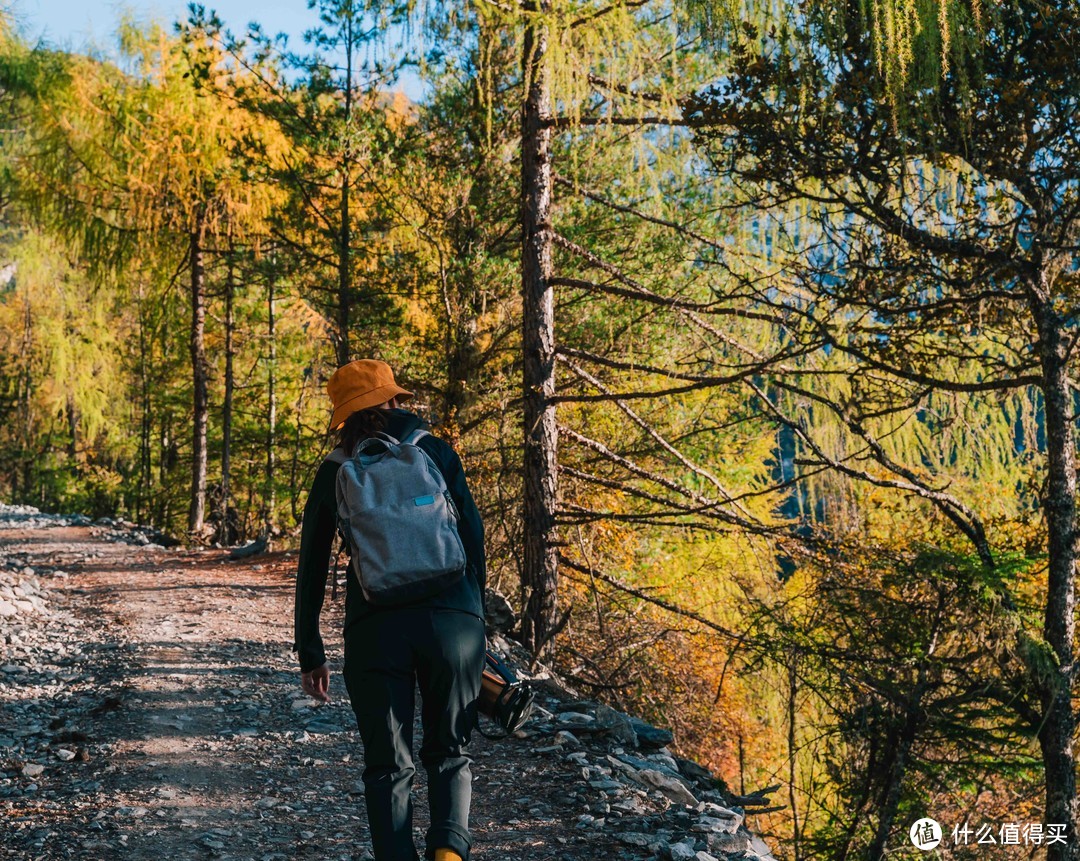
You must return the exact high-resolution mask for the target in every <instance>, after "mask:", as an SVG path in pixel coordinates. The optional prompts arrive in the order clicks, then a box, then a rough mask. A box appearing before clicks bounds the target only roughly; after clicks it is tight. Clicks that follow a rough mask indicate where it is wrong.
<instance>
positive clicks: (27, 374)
mask: <svg viewBox="0 0 1080 861" xmlns="http://www.w3.org/2000/svg"><path fill="white" fill-rule="evenodd" d="M21 353H22V361H23V373H22V398H21V400H22V452H21V453H20V456H21V458H22V486H23V489H22V493H23V497H24V498H25V499H26V501H27V502H30V501H31V494H32V493H33V489H32V484H33V475H32V472H33V456H32V455H31V452H32V451H33V448H34V440H33V433H34V420H33V410H32V409H31V395H32V393H33V390H34V374H33V361H34V314H33V309H32V308H31V305H30V293H29V292H27V294H26V297H25V299H24V300H23V338H22V347H21ZM17 500H18V497H17V496H16V501H17Z"/></svg>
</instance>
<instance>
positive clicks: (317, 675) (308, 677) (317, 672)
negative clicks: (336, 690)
mask: <svg viewBox="0 0 1080 861" xmlns="http://www.w3.org/2000/svg"><path fill="white" fill-rule="evenodd" d="M300 685H301V687H303V689H304V693H305V694H307V695H308V696H309V697H314V698H315V699H317V700H320V701H321V702H324V703H328V702H330V696H329V694H328V693H327V692H328V691H329V690H330V667H329V666H328V665H327V664H323V665H322V666H321V667H316V668H315V669H314V670H309V671H308V672H306V673H301V674H300Z"/></svg>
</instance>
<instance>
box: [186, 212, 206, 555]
mask: <svg viewBox="0 0 1080 861" xmlns="http://www.w3.org/2000/svg"><path fill="white" fill-rule="evenodd" d="M202 233H203V215H201V214H200V215H199V216H198V218H197V219H196V223H195V229H194V230H193V231H192V233H191V375H192V383H193V396H192V400H193V406H194V418H193V421H192V442H191V509H190V511H189V513H188V531H189V532H191V533H192V534H194V535H196V536H197V535H198V534H199V533H200V532H201V531H202V528H203V522H204V519H205V516H206V428H207V412H208V403H209V400H208V397H207V377H208V373H207V366H206V343H205V333H206V272H205V270H204V268H203V248H202V239H203V237H202Z"/></svg>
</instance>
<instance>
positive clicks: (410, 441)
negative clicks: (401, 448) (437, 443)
mask: <svg viewBox="0 0 1080 861" xmlns="http://www.w3.org/2000/svg"><path fill="white" fill-rule="evenodd" d="M426 436H431V434H430V433H428V432H427V431H426V430H424V429H423V428H417V429H416V430H414V431H413V432H412V433H411V434H409V435H408V436H407V437H405V439H403V440H402V441H401V445H416V442H417V440H421V439H423V438H424V437H426Z"/></svg>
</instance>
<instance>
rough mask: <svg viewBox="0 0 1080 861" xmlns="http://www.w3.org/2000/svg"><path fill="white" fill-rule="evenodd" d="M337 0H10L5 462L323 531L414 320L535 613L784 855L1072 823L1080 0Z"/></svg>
mask: <svg viewBox="0 0 1080 861" xmlns="http://www.w3.org/2000/svg"><path fill="white" fill-rule="evenodd" d="M310 16H311V27H312V29H311V31H310V32H309V33H308V34H306V37H305V39H304V40H303V42H302V43H301V42H298V41H296V40H293V41H288V40H285V39H282V38H278V37H274V36H272V35H270V34H267V33H264V32H262V31H261V30H260V29H259V28H258V27H254V28H250V29H249V30H246V31H243V32H232V31H230V30H229V29H228V28H227V27H226V26H225V25H224V23H223V22H221V21H220V20H218V18H217V17H216V16H215V15H214V14H213V12H212V11H209V10H207V9H204V8H201V7H192V8H191V10H190V15H189V16H188V17H187V18H186V19H185V20H183V21H179V22H177V23H176V24H175V25H172V26H168V27H156V26H148V27H144V26H139V25H136V24H135V23H134V22H133V21H130V20H129V21H122V22H121V23H120V29H119V49H118V53H117V54H116V55H115V56H113V55H110V56H105V55H95V54H93V53H80V52H72V51H63V50H59V49H56V48H53V47H51V46H50V45H48V44H44V43H42V44H33V45H32V44H27V43H26V42H25V41H24V40H23V39H22V38H21V37H20V35H19V33H18V32H17V30H16V29H15V28H14V27H13V26H12V24H11V21H10V18H8V17H0V25H2V30H0V44H2V50H0V115H2V117H3V135H2V137H0V170H2V171H3V173H2V179H3V181H2V185H0V195H2V199H0V205H2V207H3V213H4V221H3V227H2V236H0V241H2V244H3V260H2V261H0V262H2V264H3V268H2V270H0V497H2V498H4V499H6V500H8V501H14V502H30V503H33V504H35V505H39V506H43V507H45V508H49V509H62V510H78V511H83V512H85V513H87V514H90V515H94V516H101V515H108V516H123V517H127V518H131V519H134V520H137V521H140V522H144V523H149V524H153V525H155V526H157V527H159V528H160V529H162V530H164V531H166V532H169V533H172V534H176V535H179V536H183V537H184V539H185V540H187V541H190V542H196V543H199V542H201V543H209V542H219V543H223V544H234V543H237V542H242V541H246V540H250V539H253V538H255V537H258V536H269V537H270V538H271V539H272V540H273V542H274V543H275V544H276V545H277V546H291V545H295V543H296V541H297V535H298V527H299V521H300V518H301V516H302V510H303V504H304V499H305V494H306V490H307V487H308V484H309V482H310V480H311V477H312V475H313V471H314V469H315V468H316V467H317V465H318V463H319V462H320V460H321V458H322V457H323V456H324V454H325V453H326V452H327V451H328V449H329V448H330V447H331V445H332V442H331V441H330V439H329V438H328V436H327V434H326V422H327V419H328V404H327V402H326V397H325V381H326V379H327V378H328V376H329V374H330V373H332V371H333V370H334V368H336V367H337V366H338V365H339V364H342V363H344V362H346V361H349V360H350V359H353V358H359V357H370V356H374V357H379V358H382V359H385V360H386V361H388V362H389V363H390V364H391V365H392V366H393V367H394V368H395V371H396V373H397V376H398V379H399V381H400V382H402V383H403V384H404V385H405V386H406V387H407V388H409V389H411V390H413V391H415V392H417V398H416V401H415V402H414V403H415V404H416V406H417V408H418V409H419V410H420V411H421V412H423V413H424V414H425V415H426V416H427V417H428V418H429V419H430V420H431V421H432V423H433V426H434V428H435V431H436V432H437V433H438V434H439V435H441V436H444V437H445V438H447V439H448V440H450V441H451V442H452V443H453V444H454V445H455V446H457V447H458V449H459V450H460V451H461V452H462V456H463V460H464V462H465V464H466V468H467V470H468V473H469V476H470V482H471V484H472V486H473V488H474V493H475V495H476V496H477V499H478V502H479V504H480V507H481V510H482V512H483V515H484V519H485V523H486V525H487V534H488V548H489V583H490V584H491V585H493V586H495V587H496V588H498V589H500V590H501V591H502V592H504V593H505V594H506V595H508V596H509V597H510V599H511V602H512V603H513V604H514V606H515V608H516V609H518V610H519V611H520V612H521V614H522V622H521V628H520V631H519V634H520V636H521V638H522V640H523V641H524V642H525V643H526V645H527V646H528V647H529V648H530V649H531V650H532V651H533V652H534V653H535V654H537V655H542V656H544V657H546V658H547V659H548V660H551V661H552V662H554V664H556V665H557V666H558V668H559V669H560V670H561V671H562V672H563V673H564V674H565V675H566V676H567V677H568V678H570V679H572V680H573V682H574V683H575V684H576V685H578V686H579V687H580V688H581V689H582V690H583V691H586V692H588V693H589V694H590V695H592V696H595V697H597V698H599V699H602V700H605V701H608V702H611V703H612V704H614V705H616V706H618V707H621V708H624V709H628V710H630V711H634V712H636V713H639V714H642V715H643V716H645V717H647V718H650V719H652V720H653V721H654V722H657V723H659V724H662V725H664V726H669V727H671V728H672V729H673V730H674V732H675V737H676V743H675V748H676V749H677V750H678V751H679V752H681V753H684V754H686V755H688V756H692V757H694V758H696V759H698V760H700V761H702V762H705V763H707V764H708V765H709V766H710V767H711V768H712V769H713V770H714V771H715V772H716V773H717V774H719V775H720V776H721V777H722V779H723V780H724V781H726V783H727V784H728V785H729V786H730V787H731V788H732V789H734V790H736V791H745V790H750V789H757V788H760V787H762V786H765V785H776V784H779V786H780V790H779V791H778V792H777V794H776V805H775V809H774V810H772V811H771V812H769V813H767V814H765V815H762V816H760V817H759V820H758V822H757V828H758V829H759V830H760V831H763V832H765V833H770V834H773V835H775V836H776V837H778V838H779V841H780V844H781V846H782V850H781V851H782V853H783V854H784V855H785V857H788V858H791V859H796V861H797V859H801V858H846V857H849V856H851V857H866V858H872V859H877V858H881V857H883V856H884V854H885V853H886V852H889V853H890V854H891V853H893V852H900V853H901V854H903V853H904V852H905V851H911V852H914V851H915V850H914V849H913V847H911V846H910V844H909V843H908V842H907V830H908V828H909V826H910V825H911V823H912V822H914V821H915V820H916V819H918V818H920V817H921V816H924V815H929V816H932V817H934V818H936V819H937V820H938V821H940V822H942V823H945V824H946V826H947V830H948V828H949V827H950V826H951V825H952V824H963V823H964V822H970V823H972V825H973V826H979V825H983V824H986V825H990V826H993V833H994V835H995V838H996V839H998V840H999V841H1000V840H1003V839H1004V838H1003V837H1002V835H1003V834H1004V831H1002V830H1000V826H1002V825H1005V824H1009V823H1029V824H1038V825H1041V826H1046V825H1049V824H1055V823H1060V824H1062V825H1064V826H1065V836H1066V838H1067V839H1066V841H1065V842H1056V841H1055V842H1053V843H1048V842H1047V841H1045V840H1042V839H1039V840H1038V842H1036V837H1038V833H1037V832H1035V831H1032V830H1031V828H1027V829H1026V830H1025V832H1024V835H1023V836H1022V840H1021V838H1020V837H1018V840H1017V843H1016V844H1014V845H1015V848H1016V849H1017V851H1021V850H1022V851H1024V852H1025V854H1030V853H1034V854H1036V855H1040V856H1041V855H1045V856H1047V857H1050V858H1054V859H1058V858H1076V857H1077V856H1078V853H1080V845H1078V843H1077V833H1078V827H1077V826H1078V821H1080V805H1078V801H1077V796H1076V763H1075V756H1074V750H1073V741H1074V737H1075V733H1076V713H1077V712H1076V709H1077V703H1076V666H1075V642H1074V640H1075V619H1074V617H1075V562H1076V559H1075V541H1074V538H1075V534H1076V500H1075V496H1076V452H1075V446H1076V443H1075V420H1076V412H1077V407H1078V400H1077V397H1076V392H1077V384H1076V382H1075V376H1074V374H1075V365H1076V356H1075V350H1074V347H1075V344H1076V338H1077V319H1078V317H1077V311H1078V308H1077V286H1078V271H1080V248H1078V241H1080V230H1078V227H1077V225H1078V218H1080V152H1078V150H1080V128H1078V126H1080V119H1078V117H1080V64H1077V63H1076V60H1075V57H1076V56H1077V51H1078V49H1080V38H1078V37H1080V10H1078V8H1077V6H1076V4H1075V2H1072V0H1056V2H1037V0H1009V2H1003V3H999V4H993V5H992V6H991V5H990V4H985V5H984V4H980V3H979V2H977V0H851V2H848V3H836V2H826V0H803V2H790V3H787V2H781V0H776V2H773V3H767V4H754V3H747V4H739V3H727V2H715V3H713V2H707V0H694V2H691V0H686V2H684V3H676V4H672V3H670V2H652V0H612V2H603V0H505V2H494V0H476V2H472V3H469V2H461V3H440V2H429V3H427V4H413V3H401V4H385V3H370V4H365V3H363V2H360V0H333V2H331V0H317V2H314V3H313V4H312V6H311V10H310ZM402 34H404V37H403V35H402ZM404 70H408V73H409V74H410V75H413V76H416V78H417V79H419V80H420V81H422V82H423V84H424V93H425V95H424V96H423V97H422V98H421V99H419V100H410V99H408V98H406V97H404V96H403V95H402V94H401V93H400V92H395V81H397V80H398V78H399V76H400V75H401V74H402V73H403V71H404ZM949 839H951V835H949ZM971 844H972V845H969V846H964V845H960V846H957V847H954V848H953V850H952V851H953V852H954V853H955V854H957V855H959V856H965V855H967V854H971V855H972V856H974V855H975V854H976V853H977V852H979V851H981V850H983V849H984V848H985V847H984V846H977V845H974V838H972V839H971ZM905 847H906V849H905Z"/></svg>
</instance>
